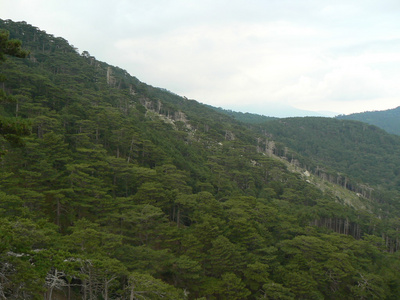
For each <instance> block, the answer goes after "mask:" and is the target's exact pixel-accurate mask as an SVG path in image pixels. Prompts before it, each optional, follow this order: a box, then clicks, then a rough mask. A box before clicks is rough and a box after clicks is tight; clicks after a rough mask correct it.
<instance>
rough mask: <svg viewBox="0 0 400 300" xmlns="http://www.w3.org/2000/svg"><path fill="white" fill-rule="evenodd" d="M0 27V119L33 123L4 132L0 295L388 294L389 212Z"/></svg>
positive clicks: (222, 126)
mask: <svg viewBox="0 0 400 300" xmlns="http://www.w3.org/2000/svg"><path fill="white" fill-rule="evenodd" d="M0 28H1V29H6V30H8V31H10V37H11V38H17V39H20V40H22V42H23V47H24V48H26V49H27V50H29V51H30V55H29V57H28V58H26V59H21V58H14V57H8V59H7V60H6V61H5V62H3V63H1V64H0V72H1V74H2V75H4V77H5V79H4V78H3V79H2V80H3V81H2V82H1V83H0V86H1V87H2V89H3V91H4V93H2V96H1V100H2V103H1V110H0V118H1V120H12V121H13V122H14V124H16V123H18V122H29V124H30V126H31V134H30V135H28V136H20V137H18V138H19V139H20V140H21V142H19V143H13V139H10V137H8V138H5V136H4V135H1V136H0V142H1V144H0V145H1V147H2V149H1V150H2V156H1V162H0V165H1V169H0V240H1V243H0V298H4V299H43V298H45V299H55V297H59V298H60V297H64V299H323V298H326V299H373V298H375V299H378V298H379V299H385V298H386V299H398V298H399V296H400V290H399V286H400V277H399V270H400V263H399V260H398V253H397V252H396V250H397V249H398V248H399V234H398V232H399V231H398V230H399V223H398V215H397V213H396V211H392V212H387V211H385V217H384V218H382V217H381V216H379V214H375V213H374V212H373V211H372V210H367V209H366V210H357V209H354V208H353V207H352V206H349V205H345V204H344V203H345V202H344V201H343V199H339V198H337V197H336V196H334V195H333V194H332V193H330V192H322V191H321V190H320V189H318V188H317V187H316V186H315V185H313V184H312V183H311V181H310V180H308V179H307V178H309V177H307V176H304V175H301V173H298V172H291V171H289V170H288V168H287V164H286V163H283V162H282V161H281V160H279V159H277V158H276V157H275V155H279V156H284V155H287V154H288V153H289V152H287V151H286V150H285V149H286V148H285V146H282V147H281V146H280V144H279V142H275V141H273V140H272V138H271V134H273V136H274V138H275V133H272V129H266V128H264V127H262V126H264V125H262V126H261V127H260V126H259V125H258V126H257V127H251V126H247V125H246V126H244V125H243V124H242V123H240V122H238V121H236V120H234V119H233V118H231V117H229V116H227V115H225V114H221V113H219V112H217V111H215V110H214V109H210V108H208V107H206V106H204V105H202V104H200V103H198V102H196V101H194V100H188V99H185V98H182V97H180V96H178V95H175V94H173V93H171V92H168V91H166V90H163V89H159V88H154V87H152V86H149V85H147V84H144V83H142V82H140V81H139V80H138V79H136V78H134V77H132V76H131V75H129V74H128V73H127V72H126V71H124V70H122V69H120V68H116V67H112V66H109V65H108V64H106V63H103V62H100V61H98V60H96V59H95V58H94V57H93V56H91V55H90V54H89V53H87V52H83V53H82V54H79V53H77V51H76V50H75V49H74V48H73V47H72V46H70V45H69V44H68V42H67V41H65V40H64V39H62V38H57V37H54V36H51V35H49V34H47V33H45V32H44V31H41V30H39V29H38V28H35V27H33V26H31V25H28V24H26V23H24V22H19V23H15V22H12V21H10V20H7V21H3V20H1V21H0ZM49 30H51V29H49ZM336 121H337V120H336ZM271 122H275V121H271ZM337 122H340V121H337ZM346 124H347V123H346ZM351 124H353V123H351ZM298 130H300V129H298ZM343 130H345V129H343ZM349 130H351V128H350V129H349ZM316 131H317V130H316ZM282 136H283V135H282ZM276 138H278V134H276ZM386 139H387V137H385V136H383V140H379V141H380V142H381V143H382V147H383V148H378V150H379V149H386V148H387V147H389V146H388V145H386ZM285 142H286V141H285ZM287 142H288V147H291V148H295V147H293V145H292V144H289V142H290V140H289V139H288V140H287ZM360 143H361V142H360ZM392 143H393V145H392V146H393V149H392V150H390V149H389V148H388V149H389V150H390V151H397V150H395V146H396V145H397V144H396V143H397V140H395V139H393V141H392ZM383 145H385V146H383ZM385 147H386V148H385ZM300 150H301V149H299V153H302V152H300ZM389 150H388V151H389ZM280 151H283V152H282V153H280ZM288 151H289V150H288ZM381 151H383V150H381ZM385 151H386V150H385ZM378 152H379V151H378ZM291 153H293V155H297V156H299V157H300V155H299V154H296V153H294V152H291ZM395 153H397V152H395ZM385 155H386V152H385ZM307 159H310V160H312V159H313V157H308V158H307ZM327 159H328V158H327ZM382 159H383V160H382V162H385V163H386V160H387V158H386V157H384V158H382ZM393 163H394V162H393ZM374 178H375V177H374ZM357 179H359V180H360V181H361V180H362V176H361V175H360V176H359V177H357ZM307 180H308V181H307ZM372 183H375V182H372ZM380 184H382V185H383V188H385V189H386V186H388V187H389V186H390V185H387V184H386V183H385V182H384V183H380ZM385 184H386V185H385ZM367 200H368V199H365V201H367ZM382 205H383V204H382ZM378 208H379V206H377V207H376V209H378ZM383 208H384V207H383Z"/></svg>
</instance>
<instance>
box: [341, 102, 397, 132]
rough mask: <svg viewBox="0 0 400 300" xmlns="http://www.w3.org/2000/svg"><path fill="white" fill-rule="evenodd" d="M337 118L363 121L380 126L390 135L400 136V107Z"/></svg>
mask: <svg viewBox="0 0 400 300" xmlns="http://www.w3.org/2000/svg"><path fill="white" fill-rule="evenodd" d="M337 118H338V119H342V120H356V121H361V122H364V123H368V124H372V125H375V126H378V127H380V128H382V129H384V130H386V131H387V132H389V133H393V134H397V135H400V106H399V107H396V108H393V109H388V110H382V111H366V112H363V113H355V114H350V115H340V116H337Z"/></svg>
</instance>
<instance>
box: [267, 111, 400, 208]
mask: <svg viewBox="0 0 400 300" xmlns="http://www.w3.org/2000/svg"><path fill="white" fill-rule="evenodd" d="M262 130H263V131H264V133H265V134H266V136H268V137H269V138H270V139H271V140H274V141H276V142H280V143H277V144H276V145H274V149H273V150H274V151H275V152H277V153H278V154H279V155H280V156H285V157H286V158H288V159H289V160H291V161H294V163H296V164H298V165H300V166H302V167H304V168H306V169H307V170H309V171H311V172H312V173H314V174H317V175H319V176H321V177H323V178H325V179H326V180H329V181H331V182H334V183H337V184H339V185H342V186H344V187H346V188H348V189H350V190H353V191H355V192H358V193H361V194H362V195H363V196H364V197H368V198H370V199H373V200H375V201H377V202H380V203H386V204H388V205H389V206H390V207H391V208H390V209H388V210H391V209H393V208H394V207H395V208H396V209H399V208H400V203H399V192H400V171H399V167H400V159H399V157H400V137H398V136H396V135H391V134H388V133H387V132H385V131H384V130H382V129H380V128H378V127H376V126H373V125H368V124H366V123H362V122H358V121H348V120H338V119H331V118H316V117H307V118H287V119H280V120H277V121H271V122H267V123H265V124H264V125H263V126H262ZM379 209H382V207H379Z"/></svg>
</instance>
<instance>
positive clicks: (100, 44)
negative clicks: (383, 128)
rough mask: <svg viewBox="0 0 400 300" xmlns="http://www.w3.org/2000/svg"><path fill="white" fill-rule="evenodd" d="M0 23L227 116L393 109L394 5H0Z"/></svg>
mask: <svg viewBox="0 0 400 300" xmlns="http://www.w3.org/2000/svg"><path fill="white" fill-rule="evenodd" d="M0 18H1V19H11V20H13V21H26V22H27V23H29V24H32V25H34V26H36V27H38V28H40V29H41V30H45V31H46V32H47V33H51V34H53V35H55V36H61V37H63V38H65V39H66V40H68V41H69V42H70V43H71V44H73V45H74V46H75V47H77V48H78V49H79V51H80V52H82V51H84V50H86V51H88V52H89V53H90V54H91V55H93V56H95V57H96V58H97V59H98V60H101V61H105V62H107V63H109V64H111V65H116V66H119V67H121V68H122V69H125V70H127V71H128V72H129V73H130V74H131V75H133V76H136V77H137V78H138V79H139V80H141V81H143V82H145V83H147V84H150V85H153V86H158V87H162V88H166V89H168V90H170V91H172V92H174V93H176V94H179V95H182V96H186V97H188V98H189V99H195V100H198V101H199V102H202V103H207V104H210V105H213V106H221V107H223V108H226V109H233V110H240V111H244V112H246V111H249V112H255V113H260V114H265V115H275V116H292V115H296V114H297V115H301V113H300V112H296V111H293V110H292V109H290V108H289V107H294V108H297V109H301V110H307V111H331V112H335V113H336V114H339V113H340V114H348V113H353V112H362V111H367V110H384V109H389V108H394V107H397V106H400V1H399V0H376V1H372V0H343V1H342V0H335V1H324V0H246V1H244V0H229V1H228V0H226V1H225V0H212V1H211V0H201V1H200V0H197V1H194V0H153V1H152V0H148V1H144V0H141V1H136V0H112V1H110V0H108V1H104V0H96V1H93V0H68V1H67V0H64V1H62V0H57V1H56V0H0ZM282 110H283V111H282Z"/></svg>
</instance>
